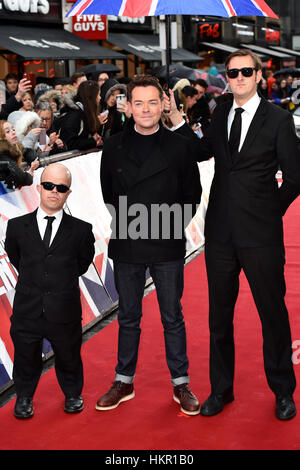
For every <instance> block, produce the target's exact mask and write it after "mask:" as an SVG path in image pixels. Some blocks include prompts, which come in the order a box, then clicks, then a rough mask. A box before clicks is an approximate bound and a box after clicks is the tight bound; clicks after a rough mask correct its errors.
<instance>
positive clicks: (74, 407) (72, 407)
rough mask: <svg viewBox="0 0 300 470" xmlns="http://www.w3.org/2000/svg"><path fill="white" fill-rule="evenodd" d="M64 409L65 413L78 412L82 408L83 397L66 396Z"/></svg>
mask: <svg viewBox="0 0 300 470" xmlns="http://www.w3.org/2000/svg"><path fill="white" fill-rule="evenodd" d="M64 410H65V411H66V412H67V413H79V411H82V410H83V399H82V397H81V396H79V397H69V398H66V401H65V408H64Z"/></svg>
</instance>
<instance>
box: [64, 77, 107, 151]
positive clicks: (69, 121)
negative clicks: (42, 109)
mask: <svg viewBox="0 0 300 470" xmlns="http://www.w3.org/2000/svg"><path fill="white" fill-rule="evenodd" d="M64 100H65V106H64V107H63V108H62V109H61V113H60V118H58V119H57V121H56V122H57V124H56V125H57V131H58V132H60V138H61V139H62V140H63V142H64V143H65V144H66V146H67V149H68V150H75V149H78V150H87V149H91V148H95V147H98V146H100V145H101V144H102V139H101V137H100V135H99V133H98V131H99V127H100V122H99V118H98V115H99V105H100V93H99V86H98V84H97V83H95V82H94V81H92V80H86V81H84V82H82V83H80V85H79V87H78V91H77V95H76V96H75V97H74V98H72V95H69V94H66V95H65V96H64Z"/></svg>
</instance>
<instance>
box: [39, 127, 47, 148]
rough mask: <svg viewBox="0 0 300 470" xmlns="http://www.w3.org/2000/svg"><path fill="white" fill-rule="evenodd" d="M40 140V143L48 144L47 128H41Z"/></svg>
mask: <svg viewBox="0 0 300 470" xmlns="http://www.w3.org/2000/svg"><path fill="white" fill-rule="evenodd" d="M39 142H40V145H46V143H47V142H46V129H42V130H41V133H40V139H39Z"/></svg>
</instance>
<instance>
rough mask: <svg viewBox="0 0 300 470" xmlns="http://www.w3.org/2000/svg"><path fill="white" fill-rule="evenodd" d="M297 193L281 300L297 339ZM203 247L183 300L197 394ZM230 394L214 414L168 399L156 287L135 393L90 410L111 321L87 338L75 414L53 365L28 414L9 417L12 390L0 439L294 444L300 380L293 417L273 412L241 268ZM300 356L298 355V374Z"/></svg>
mask: <svg viewBox="0 0 300 470" xmlns="http://www.w3.org/2000/svg"><path fill="white" fill-rule="evenodd" d="M299 218H300V199H298V201H296V202H295V203H294V204H293V205H292V207H291V208H290V209H289V211H288V214H287V215H286V217H285V230H286V260H287V263H286V279H287V296H286V301H287V305H288V309H289V312H290V319H291V326H292V335H293V340H294V341H296V340H298V339H299V340H300V292H299V283H300V237H299V232H298V227H299ZM207 297H208V296H207V282H206V274H205V266H204V259H203V255H200V256H199V257H198V258H197V259H196V260H194V261H193V262H191V263H190V264H189V265H188V266H187V267H186V274H185V292H184V298H183V307H184V313H185V320H186V325H187V336H188V354H189V358H190V376H191V388H192V390H193V391H194V393H195V394H197V396H198V398H199V400H200V401H201V402H203V400H205V399H206V398H207V396H208V394H209V391H210V385H209V377H208V343H209V336H208V319H207V317H208V301H207ZM235 335H236V380H235V397H236V399H235V401H234V403H232V404H230V405H228V406H226V408H225V409H224V411H223V412H222V413H221V414H219V415H217V416H215V417H211V418H205V417H202V416H200V415H199V416H196V417H187V416H186V415H184V414H183V413H181V412H180V411H179V406H178V405H177V404H176V403H175V402H174V401H173V400H172V388H171V385H170V382H169V373H168V369H167V366H166V362H165V356H164V344H163V332H162V326H161V324H160V317H159V311H158V307H157V302H156V294H155V292H152V293H151V294H149V295H148V296H147V297H146V298H145V300H144V317H143V323H142V337H141V347H140V356H139V364H138V369H137V373H136V380H135V390H136V397H135V398H134V399H133V400H131V401H129V402H127V403H123V404H121V405H120V406H119V407H118V408H117V409H116V410H113V411H108V412H99V411H96V410H95V408H94V407H95V403H96V400H97V398H98V397H99V396H100V395H102V394H103V393H104V392H106V391H107V389H108V387H109V386H110V384H111V382H112V380H113V377H114V367H115V362H116V345H117V323H116V322H113V323H112V324H111V325H109V326H108V327H106V328H105V329H104V330H102V331H101V332H99V333H98V334H97V335H96V336H94V337H93V338H92V339H90V340H89V341H88V342H87V343H85V344H84V345H83V361H84V368H85V386H84V392H83V397H84V400H85V410H84V411H83V412H82V413H81V414H78V415H67V414H66V413H64V411H63V404H64V398H63V395H62V393H61V391H60V389H59V387H58V385H57V382H56V377H55V373H54V369H51V370H50V371H49V372H47V373H46V374H45V375H44V376H43V377H42V378H41V381H40V384H39V386H38V389H37V392H36V395H35V398H34V403H35V416H34V417H33V418H32V419H31V420H28V421H18V420H16V419H15V418H14V417H13V406H14V402H15V400H12V401H11V402H9V403H8V404H7V405H5V406H4V407H2V408H1V409H0V422H1V426H0V449H1V450H3V449H7V450H10V449H20V450H21V449H34V450H38V449H43V450H45V449H50V450H51V449H58V450H59V449H78V450H79V449H95V450H96V449H99V450H100V449H109V450H112V449H115V450H116V449H117V450H122V449H123V450H124V449H145V450H151V449H162V450H163V449H169V450H176V449H181V450H195V449H200V450H202V449H207V450H209V449H219V450H222V449H240V450H246V449H270V450H276V449H278V450H279V449H282V450H283V449H300V425H299V424H300V395H299V394H300V389H299V388H297V389H296V392H295V400H296V404H297V405H298V409H299V414H298V416H296V418H295V419H293V420H292V421H290V422H280V421H278V420H277V419H276V418H275V416H274V397H273V394H272V392H271V391H270V390H269V388H268V386H267V383H266V379H265V374H264V370H263V361H262V338H261V326H260V323H259V320H258V314H257V312H256V309H255V307H254V303H253V300H252V297H251V295H250V292H249V288H248V284H247V282H246V281H245V278H244V276H241V287H240V295H239V299H238V303H237V309H236V316H235ZM298 349H299V355H297V354H296V356H297V358H299V359H298V360H299V365H295V371H296V376H297V377H298V381H299V377H300V346H298Z"/></svg>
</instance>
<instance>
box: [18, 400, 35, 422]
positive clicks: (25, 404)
mask: <svg viewBox="0 0 300 470" xmlns="http://www.w3.org/2000/svg"><path fill="white" fill-rule="evenodd" d="M14 415H15V417H16V418H18V419H26V418H31V416H33V405H32V398H28V397H17V400H16V404H15V408H14Z"/></svg>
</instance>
